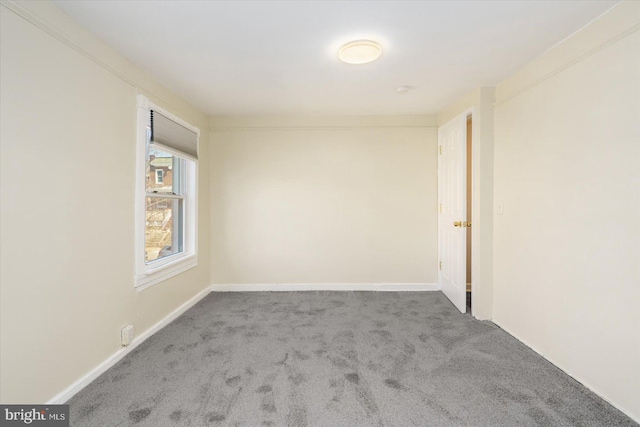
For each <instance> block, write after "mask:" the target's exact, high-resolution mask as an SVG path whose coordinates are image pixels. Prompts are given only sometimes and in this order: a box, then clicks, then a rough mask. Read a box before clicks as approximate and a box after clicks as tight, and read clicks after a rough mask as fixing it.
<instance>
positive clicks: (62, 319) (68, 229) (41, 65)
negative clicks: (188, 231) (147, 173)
mask: <svg viewBox="0 0 640 427" xmlns="http://www.w3.org/2000/svg"><path fill="white" fill-rule="evenodd" d="M10 6H11V5H5V4H4V3H3V6H2V7H0V11H1V25H0V30H1V35H0V43H1V45H0V49H1V50H0V59H1V60H0V67H1V69H0V84H1V90H2V96H1V97H0V102H1V114H2V116H1V121H2V129H1V137H0V139H1V147H0V148H1V168H0V170H1V197H2V204H1V223H0V224H1V230H0V239H1V240H0V244H1V252H2V257H1V265H0V285H1V286H0V304H1V306H0V316H1V318H0V328H1V329H0V338H1V343H0V348H1V350H0V351H1V354H0V375H1V381H0V382H1V389H0V401H2V403H25V402H28V403H36V402H46V401H48V400H50V399H52V398H53V397H54V396H55V395H57V394H58V393H60V392H62V391H63V390H64V389H66V388H67V387H69V386H70V385H71V384H72V383H74V382H75V381H76V380H78V379H79V378H81V377H82V376H83V375H85V374H86V373H88V372H89V371H90V370H92V369H93V368H96V367H97V366H98V365H99V364H100V363H102V362H103V361H105V360H106V359H107V358H108V357H110V356H111V355H113V354H114V353H115V352H116V351H117V350H119V349H120V329H121V328H122V327H123V326H125V325H127V324H133V325H134V326H135V327H136V332H137V333H138V334H140V333H142V332H143V331H145V330H147V329H149V328H150V327H151V326H152V325H154V324H155V323H156V322H158V321H159V320H161V319H163V318H164V317H166V316H167V315H168V314H169V313H170V312H171V311H173V310H174V309H176V308H177V307H179V306H180V305H181V304H183V303H184V302H185V301H187V300H189V299H190V298H191V297H193V296H194V295H196V294H197V293H198V292H200V291H201V290H203V289H205V288H206V287H207V286H208V285H209V283H210V279H209V274H210V269H209V258H210V257H209V235H210V234H209V222H208V217H209V208H208V206H209V203H208V196H209V188H208V187H209V178H208V161H207V160H206V159H208V146H207V139H208V130H207V126H208V124H207V121H206V118H205V116H204V115H202V114H201V113H199V112H197V111H196V110H194V109H192V108H190V107H189V106H188V105H186V104H185V103H184V102H183V101H181V100H180V99H178V98H176V97H175V96H173V95H172V94H170V93H169V92H167V91H166V90H164V89H162V88H161V87H160V86H158V85H157V84H156V83H155V82H154V81H153V80H152V79H150V78H149V77H148V76H146V75H145V74H144V73H142V72H141V71H139V70H137V69H135V68H133V66H132V65H131V64H129V63H127V62H126V61H125V60H123V59H122V58H121V57H119V56H118V55H116V54H115V53H114V52H113V51H111V50H110V49H108V48H107V47H105V46H104V45H103V44H101V42H99V41H98V40H97V39H95V38H93V37H92V36H90V35H89V34H88V33H86V32H84V30H82V29H81V28H80V27H79V26H78V25H77V24H75V23H73V22H72V21H70V20H69V19H68V17H66V15H64V14H62V13H61V12H60V11H58V10H57V9H55V8H54V7H53V6H51V5H50V4H48V3H36V2H24V3H22V5H19V7H16V6H15V5H14V6H11V9H9V7H10ZM23 7H24V8H26V9H22V8H23ZM19 14H20V15H19ZM39 20H42V21H39ZM33 22H40V24H39V25H41V27H40V28H39V27H37V26H36V25H34V23H33ZM43 29H46V30H47V31H51V32H54V33H55V34H56V36H57V37H59V38H56V37H53V36H52V35H50V34H49V33H48V32H46V31H44V30H43ZM57 29H59V30H60V31H58V30H57ZM76 42H77V43H76ZM98 58H99V59H100V60H101V61H102V64H103V65H98V64H97V63H96V62H95V61H94V60H92V59H98ZM137 90H140V91H141V92H142V93H144V94H145V95H147V96H149V97H150V98H151V99H152V100H153V101H154V102H156V103H157V104H160V105H162V106H163V107H165V108H167V109H168V110H170V111H172V112H174V113H175V114H176V115H178V116H181V117H184V118H185V119H186V120H189V121H191V122H194V124H196V125H198V126H201V127H203V132H202V137H201V146H200V148H201V155H202V158H204V159H205V160H204V161H202V162H201V163H200V176H199V182H200V191H201V197H200V200H199V216H200V218H204V220H201V221H200V230H199V231H200V233H199V255H200V260H199V265H198V267H197V268H195V269H192V270H189V271H188V272H185V273H183V274H180V275H178V276H176V277H174V278H172V279H170V280H168V281H166V282H164V283H161V284H158V285H156V286H153V287H151V288H149V289H146V290H144V291H142V292H136V291H135V290H134V287H133V276H134V250H133V248H134V186H133V183H134V171H135V158H134V156H135V146H136V141H135V135H136V93H137Z"/></svg>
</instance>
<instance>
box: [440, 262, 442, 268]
mask: <svg viewBox="0 0 640 427" xmlns="http://www.w3.org/2000/svg"><path fill="white" fill-rule="evenodd" d="M440 270H442V261H440Z"/></svg>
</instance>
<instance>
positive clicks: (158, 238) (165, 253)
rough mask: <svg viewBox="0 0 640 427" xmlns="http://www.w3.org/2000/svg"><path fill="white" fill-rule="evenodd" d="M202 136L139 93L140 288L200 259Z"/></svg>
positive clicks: (137, 275)
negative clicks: (198, 182)
mask: <svg viewBox="0 0 640 427" xmlns="http://www.w3.org/2000/svg"><path fill="white" fill-rule="evenodd" d="M198 136H199V130H198V128H196V127H194V126H192V125H190V124H188V123H186V122H184V121H183V120H181V119H179V118H178V117H176V116H174V115H172V114H170V113H168V112H167V111H165V110H163V109H161V108H159V107H157V106H155V105H153V104H152V103H151V102H150V101H149V100H148V99H147V98H145V97H143V96H139V97H138V148H137V150H138V151H137V152H138V156H137V158H138V160H137V163H138V164H137V170H138V173H137V188H136V277H135V286H136V288H137V289H140V290H141V289H144V288H146V287H148V286H151V285H153V284H156V283H159V282H161V281H163V280H165V279H168V278H169V277H171V276H174V275H176V274H178V273H181V272H183V271H185V270H187V269H189V268H192V267H195V266H196V265H197V253H196V247H197V246H196V243H197V242H196V236H197V222H196V219H197V216H196V200H197V187H196V172H197V166H198V155H197V153H198Z"/></svg>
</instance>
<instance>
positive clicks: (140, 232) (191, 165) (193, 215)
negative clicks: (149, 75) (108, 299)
mask: <svg viewBox="0 0 640 427" xmlns="http://www.w3.org/2000/svg"><path fill="white" fill-rule="evenodd" d="M150 110H155V111H158V112H160V113H161V114H163V115H164V116H165V117H167V118H169V119H171V120H173V121H175V122H176V123H179V124H180V125H182V126H184V127H186V128H187V129H189V130H192V131H193V132H195V133H196V134H197V135H198V140H199V139H200V129H198V128H197V127H195V126H193V125H191V124H189V123H187V122H185V121H184V120H182V119H180V118H179V117H176V116H175V115H173V114H171V113H169V112H168V111H167V110H165V109H163V108H161V107H159V106H157V105H155V104H153V103H152V102H151V101H149V99H147V98H146V97H145V96H143V95H138V121H137V133H136V191H135V196H136V199H135V257H136V259H135V268H136V272H135V276H134V287H135V289H136V290H137V291H141V290H143V289H146V288H148V287H150V286H153V285H155V284H157V283H160V282H163V281H165V280H167V279H169V278H170V277H173V276H175V275H177V274H180V273H182V272H184V271H186V270H189V269H191V268H193V267H196V266H197V265H198V162H197V161H195V162H190V161H188V162H187V163H188V166H187V168H188V169H189V170H188V171H186V174H187V175H188V177H187V180H186V185H187V187H188V188H187V197H186V200H185V221H184V226H185V230H184V239H185V242H184V251H182V252H180V253H177V254H175V255H170V256H167V257H165V258H162V259H160V260H158V261H154V262H152V263H149V264H146V263H145V262H144V258H145V256H144V251H145V222H146V216H145V214H146V203H145V198H146V195H147V192H146V154H147V153H146V143H147V129H148V128H150V126H151V123H150V114H149V111H150Z"/></svg>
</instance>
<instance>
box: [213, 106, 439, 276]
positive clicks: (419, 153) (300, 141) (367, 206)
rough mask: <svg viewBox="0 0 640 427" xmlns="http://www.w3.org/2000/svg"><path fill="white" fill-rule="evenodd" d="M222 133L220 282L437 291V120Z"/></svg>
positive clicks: (216, 166)
mask: <svg viewBox="0 0 640 427" xmlns="http://www.w3.org/2000/svg"><path fill="white" fill-rule="evenodd" d="M212 128H213V131H212V134H211V182H212V188H211V201H212V209H213V211H214V215H213V216H212V224H211V236H212V251H211V257H212V258H211V262H212V279H213V282H214V283H217V284H267V283H271V284H286V283H436V282H437V270H436V268H437V207H436V206H437V129H436V127H435V118H433V117H425V118H420V117H405V118H398V117H378V118H376V117H359V118H358V117H352V118H348V117H339V118H324V119H321V118H317V119H313V118H299V119H293V118H279V119H266V118H260V119H254V120H249V119H247V120H244V121H243V120H240V119H227V120H220V119H215V120H213V122H212Z"/></svg>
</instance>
